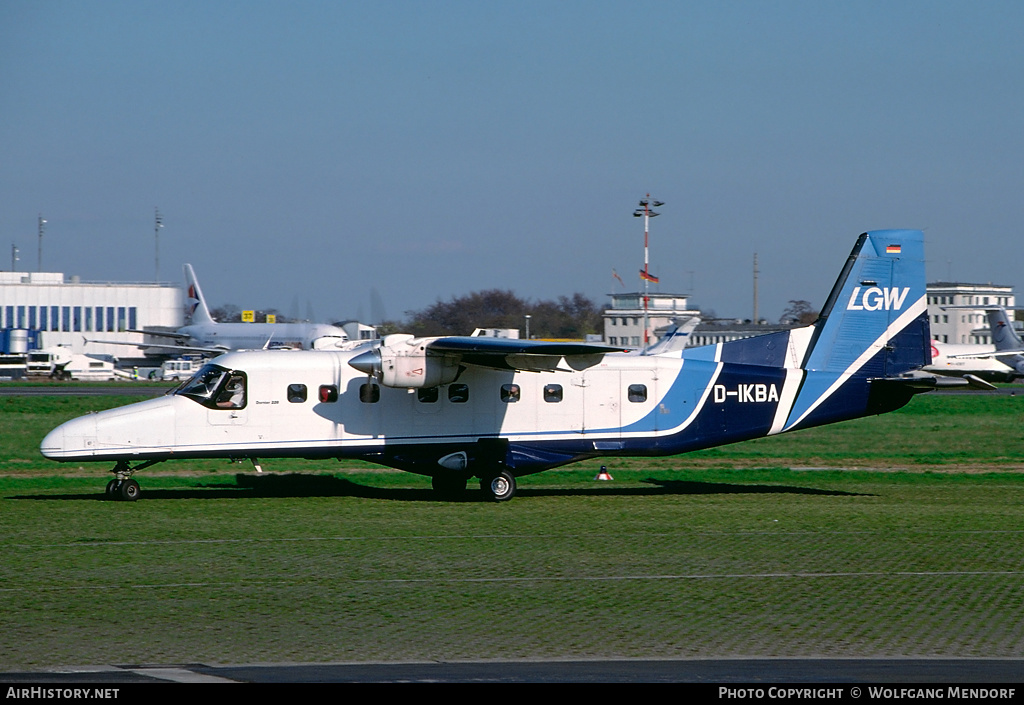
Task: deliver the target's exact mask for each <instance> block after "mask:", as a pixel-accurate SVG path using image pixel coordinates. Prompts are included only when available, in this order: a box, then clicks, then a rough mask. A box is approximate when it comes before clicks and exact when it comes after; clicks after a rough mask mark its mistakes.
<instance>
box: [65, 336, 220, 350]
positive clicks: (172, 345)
mask: <svg viewBox="0 0 1024 705" xmlns="http://www.w3.org/2000/svg"><path fill="white" fill-rule="evenodd" d="M139 332H141V331H139ZM84 340H85V344H86V345H88V344H89V343H102V344H103V345H129V346H131V347H133V348H142V349H143V350H166V351H167V352H168V354H186V355H187V354H204V355H223V354H224V353H226V352H228V348H226V347H223V346H218V347H212V348H204V347H199V346H196V345H184V344H180V343H179V344H175V343H167V344H166V345H161V344H160V343H129V342H127V341H124V340H92V339H89V338H84Z"/></svg>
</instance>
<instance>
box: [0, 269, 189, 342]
mask: <svg viewBox="0 0 1024 705" xmlns="http://www.w3.org/2000/svg"><path fill="white" fill-rule="evenodd" d="M182 325H184V300H183V295H182V290H181V288H180V287H179V286H177V285H172V284H165V283H153V282H83V281H80V280H79V278H78V277H77V276H74V277H70V278H68V277H65V276H64V274H63V273H61V272H0V330H4V331H8V332H9V331H11V330H20V331H28V332H29V336H28V339H29V340H32V341H33V342H34V344H33V345H32V347H34V348H45V347H53V346H58V345H59V346H63V347H67V348H70V349H71V351H72V352H75V353H85V354H90V355H96V354H99V355H111V356H114V357H117V358H122V359H123V358H141V357H142V356H143V351H142V349H141V348H138V347H133V346H131V345H127V346H126V345H111V344H106V343H101V342H87V341H92V340H109V341H117V342H121V343H134V344H136V345H137V344H139V343H142V342H143V334H142V333H131V332H129V331H131V330H141V329H143V328H170V329H175V328H179V327H181V326H182ZM4 352H24V351H17V350H7V351H4Z"/></svg>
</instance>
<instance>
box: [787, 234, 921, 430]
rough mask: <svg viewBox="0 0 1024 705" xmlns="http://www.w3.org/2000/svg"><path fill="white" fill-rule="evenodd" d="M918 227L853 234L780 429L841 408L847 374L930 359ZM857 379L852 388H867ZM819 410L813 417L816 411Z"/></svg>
mask: <svg viewBox="0 0 1024 705" xmlns="http://www.w3.org/2000/svg"><path fill="white" fill-rule="evenodd" d="M930 338H931V333H930V328H929V325H928V311H927V296H926V292H925V270H924V234H923V233H922V232H921V231H919V230H876V231H873V232H868V233H864V234H863V235H861V236H860V238H859V239H858V240H857V244H856V245H855V246H854V248H853V251H852V252H851V253H850V257H849V258H848V259H847V262H846V265H845V266H844V267H843V271H842V273H841V274H840V276H839V279H838V280H837V281H836V283H835V286H834V287H833V288H832V293H831V294H830V295H829V297H828V300H827V301H826V303H825V307H824V308H823V309H822V312H821V316H820V317H819V318H818V321H817V322H816V323H815V324H814V330H813V333H812V335H811V339H810V344H809V345H808V348H807V352H806V354H805V355H804V360H803V363H802V364H801V365H800V367H801V368H802V369H803V370H804V375H805V376H804V380H803V383H802V384H801V386H800V389H799V392H798V393H797V395H796V399H795V400H794V404H793V407H792V410H791V411H790V413H789V415H788V421H787V423H786V429H790V428H793V427H795V426H797V425H815V424H817V423H826V422H828V421H829V420H835V417H837V416H839V417H841V416H842V413H841V409H840V407H843V406H844V405H846V402H847V399H848V395H847V394H845V393H843V392H841V390H842V389H843V387H844V385H845V384H846V382H847V381H848V380H850V379H851V378H853V377H857V378H859V379H861V380H870V379H884V378H892V377H898V376H899V375H901V374H903V373H905V372H909V371H911V370H915V369H918V368H920V367H923V366H924V365H927V364H929V363H930V362H931V343H930ZM867 388H868V387H867V385H856V391H852V390H853V389H854V388H853V387H851V388H850V389H851V391H850V394H864V395H866V394H867ZM815 416H817V417H818V418H815Z"/></svg>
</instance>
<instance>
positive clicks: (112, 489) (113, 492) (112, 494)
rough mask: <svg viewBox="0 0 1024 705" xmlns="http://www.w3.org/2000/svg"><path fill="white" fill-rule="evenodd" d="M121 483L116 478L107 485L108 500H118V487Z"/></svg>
mask: <svg viewBox="0 0 1024 705" xmlns="http://www.w3.org/2000/svg"><path fill="white" fill-rule="evenodd" d="M119 482H121V481H120V480H118V479H117V478H116V477H115V478H114V479H113V480H111V481H110V482H108V483H107V490H106V494H107V499H117V489H118V487H117V485H118V483H119Z"/></svg>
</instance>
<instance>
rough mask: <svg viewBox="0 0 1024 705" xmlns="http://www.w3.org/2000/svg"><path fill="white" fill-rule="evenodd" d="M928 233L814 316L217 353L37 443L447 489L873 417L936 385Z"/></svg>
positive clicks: (100, 457) (131, 468) (88, 457)
mask: <svg viewBox="0 0 1024 705" xmlns="http://www.w3.org/2000/svg"><path fill="white" fill-rule="evenodd" d="M925 304H926V298H925V275H924V246H923V235H922V233H921V232H919V231H914V230H881V231H874V232H869V233H865V234H863V235H861V236H860V238H859V239H858V240H857V243H856V245H855V246H854V248H853V251H852V253H851V254H850V256H849V258H848V260H847V261H846V263H845V266H844V267H843V270H842V273H841V274H840V276H839V279H838V281H837V282H836V284H835V286H834V287H833V289H832V292H831V294H830V295H829V297H828V300H827V301H826V303H825V306H824V307H823V308H822V313H821V315H820V317H819V319H818V320H817V321H816V322H815V323H814V324H813V325H810V326H807V327H805V328H797V329H793V330H790V331H782V332H776V333H770V334H767V335H764V336H759V337H755V338H747V339H744V340H736V341H731V342H727V343H720V344H717V345H711V346H706V347H699V348H690V349H685V350H678V349H676V350H670V351H669V352H666V353H664V354H653V355H628V354H624V353H623V352H622V351H616V349H614V348H609V347H604V346H594V345H585V344H565V343H546V342H542V341H525V340H508V339H494V338H478V337H440V338H413V337H412V336H408V335H392V336H388V337H386V338H385V339H384V340H383V341H382V343H381V345H380V346H379V347H376V348H373V349H365V348H364V349H362V350H353V351H338V350H322V351H291V352H286V351H272V350H267V351H252V352H237V353H229V354H226V355H222V356H220V357H218V358H216V359H215V360H213V361H212V362H210V363H209V364H207V365H206V366H205V367H203V368H202V369H201V370H200V371H199V372H198V373H197V374H196V375H195V376H194V377H193V378H191V379H190V380H188V381H186V382H184V383H183V384H181V385H180V386H179V387H178V388H176V389H175V390H173V392H172V393H171V394H169V395H168V396H165V397H163V398H160V399H153V400H149V401H144V402H140V403H137V404H132V405H129V406H125V407H122V408H118V409H111V410H108V411H103V412H100V413H95V414H90V415H88V416H84V417H81V418H78V419H75V420H72V421H69V422H67V423H65V424H64V425H62V426H59V427H58V428H56V429H54V430H53V431H52V432H50V434H49V435H47V436H46V438H45V439H44V440H43V442H42V447H41V450H42V453H43V455H45V456H46V457H48V458H52V459H54V460H59V461H71V462H76V463H77V462H83V461H98V462H113V463H114V464H115V465H114V468H113V470H112V472H113V473H114V474H115V478H114V479H113V480H111V481H110V483H109V485H108V487H107V491H108V494H109V495H110V496H111V497H115V498H120V499H127V500H132V499H135V498H137V497H138V495H139V485H138V483H137V482H136V481H135V480H133V479H132V474H133V473H134V472H136V471H137V470H140V469H142V468H145V467H149V466H151V465H153V464H154V463H159V462H162V461H165V460H170V459H172V458H174V459H187V458H233V459H246V458H247V459H250V460H251V461H252V462H253V464H254V465H255V466H256V468H257V470H259V468H260V466H259V462H258V459H260V458H270V457H300V458H310V459H323V458H339V459H341V458H358V459H362V460H368V461H373V462H376V463H380V464H383V465H387V466H391V467H395V468H399V469H402V470H406V471H409V472H413V473H419V474H422V475H429V476H430V477H431V478H432V480H433V487H434V488H435V489H436V490H438V491H440V492H441V493H442V494H454V493H458V492H459V491H462V490H464V489H465V488H466V485H467V483H468V480H469V479H470V478H473V477H476V478H479V479H480V485H481V489H482V490H483V492H484V494H485V496H486V497H488V498H490V499H494V500H497V501H503V500H508V499H511V498H512V497H513V495H514V494H515V491H516V478H517V477H520V476H523V475H527V474H530V473H536V472H540V471H543V470H547V469H549V468H553V467H556V466H560V465H564V464H567V463H571V462H574V461H578V460H582V459H585V458H593V457H598V456H616V455H626V456H660V455H675V454H678V453H685V452H687V451H692V450H698V449H702V448H709V447H713V446H718V445H723V444H726V443H733V442H737V441H743V440H748V439H751V438H758V437H762V436H767V435H773V434H777V433H782V432H785V431H793V430H799V429H804V428H809V427H812V426H819V425H822V424H828V423H833V422H836V421H842V420H846V419H853V418H857V417H861V416H866V415H871V414H879V413H883V412H887V411H891V410H893V409H897V408H899V407H901V406H903V405H904V404H906V403H907V402H908V401H909V400H910V398H911V397H912V396H913V395H914V394H915V393H916V392H920V391H924V390H926V389H929V388H931V387H933V386H935V385H936V384H937V382H936V381H935V379H934V378H927V377H924V378H922V377H915V378H909V377H904V376H903V375H904V374H905V373H908V372H911V371H913V370H917V369H918V368H920V367H922V366H924V365H926V364H928V362H929V361H930V357H931V348H930V344H929V338H930V335H929V326H928V315H927V311H926V305H925Z"/></svg>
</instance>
